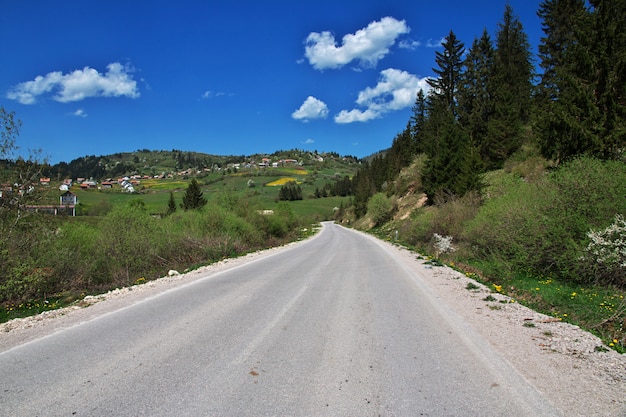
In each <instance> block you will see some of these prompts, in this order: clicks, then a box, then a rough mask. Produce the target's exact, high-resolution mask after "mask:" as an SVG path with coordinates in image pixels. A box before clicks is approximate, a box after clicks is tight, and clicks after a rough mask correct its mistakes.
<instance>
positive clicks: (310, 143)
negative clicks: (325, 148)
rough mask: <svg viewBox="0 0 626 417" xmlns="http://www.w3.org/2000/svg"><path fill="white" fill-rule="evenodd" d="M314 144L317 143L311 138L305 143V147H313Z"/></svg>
mask: <svg viewBox="0 0 626 417" xmlns="http://www.w3.org/2000/svg"><path fill="white" fill-rule="evenodd" d="M314 143H315V141H314V140H313V139H310V138H309V139H307V140H305V141H304V144H305V145H312V144H314Z"/></svg>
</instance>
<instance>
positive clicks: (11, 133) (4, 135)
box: [0, 106, 22, 159]
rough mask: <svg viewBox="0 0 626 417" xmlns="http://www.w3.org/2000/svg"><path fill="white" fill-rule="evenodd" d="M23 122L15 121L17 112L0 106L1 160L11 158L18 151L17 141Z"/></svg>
mask: <svg viewBox="0 0 626 417" xmlns="http://www.w3.org/2000/svg"><path fill="white" fill-rule="evenodd" d="M21 127H22V122H21V121H20V120H16V119H15V112H13V111H12V112H9V111H7V110H6V109H5V108H4V107H2V106H0V159H4V158H7V157H9V156H11V154H12V153H13V151H15V149H17V146H16V144H15V139H16V138H17V137H18V136H19V134H20V128H21Z"/></svg>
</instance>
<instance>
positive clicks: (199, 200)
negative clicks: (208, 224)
mask: <svg viewBox="0 0 626 417" xmlns="http://www.w3.org/2000/svg"><path fill="white" fill-rule="evenodd" d="M206 203H207V200H206V198H204V196H203V195H202V190H201V189H200V185H199V184H198V181H196V179H195V178H194V179H192V180H191V182H190V183H189V186H188V187H187V191H185V195H184V196H183V202H182V203H181V205H180V206H181V208H182V209H183V210H185V211H186V210H192V209H197V208H201V207H204V206H205V205H206Z"/></svg>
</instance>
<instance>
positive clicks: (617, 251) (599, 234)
mask: <svg viewBox="0 0 626 417" xmlns="http://www.w3.org/2000/svg"><path fill="white" fill-rule="evenodd" d="M587 237H588V238H589V240H590V242H589V244H588V245H587V248H586V256H584V259H588V260H590V261H592V262H594V263H595V264H596V270H598V272H599V273H600V274H601V275H607V276H605V277H603V278H605V279H606V278H608V279H609V280H610V281H612V282H614V283H620V280H621V281H622V282H621V284H624V282H623V280H624V278H625V275H626V272H625V271H626V220H625V219H624V216H622V215H621V214H617V215H616V216H615V221H614V222H613V223H612V224H611V225H609V226H608V227H607V228H606V229H603V230H593V229H592V230H590V231H589V232H588V233H587Z"/></svg>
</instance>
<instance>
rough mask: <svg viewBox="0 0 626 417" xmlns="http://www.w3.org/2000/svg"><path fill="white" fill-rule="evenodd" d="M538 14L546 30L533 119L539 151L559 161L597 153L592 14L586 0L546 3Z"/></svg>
mask: <svg viewBox="0 0 626 417" xmlns="http://www.w3.org/2000/svg"><path fill="white" fill-rule="evenodd" d="M537 14H538V16H539V17H540V18H541V19H542V20H543V32H544V36H543V37H542V38H541V43H540V45H539V57H540V60H541V61H540V67H541V68H542V70H543V74H542V75H541V81H540V83H539V88H538V94H537V114H536V118H535V119H536V121H535V129H536V133H537V138H538V143H539V146H540V150H541V152H542V154H543V155H544V156H545V157H547V158H549V159H553V160H556V161H557V162H560V161H563V160H567V159H569V158H572V157H573V156H575V155H578V154H581V153H592V154H594V153H597V150H598V149H599V139H598V132H597V130H598V124H599V118H600V114H599V112H598V107H597V105H596V103H595V101H596V100H595V98H594V90H595V81H594V78H595V72H596V71H595V62H594V61H595V58H594V57H593V55H592V51H591V46H592V37H593V25H592V15H591V13H590V12H589V11H588V10H587V9H586V7H585V2H584V0H546V1H544V2H543V3H541V4H540V7H539V11H538V13H537Z"/></svg>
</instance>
